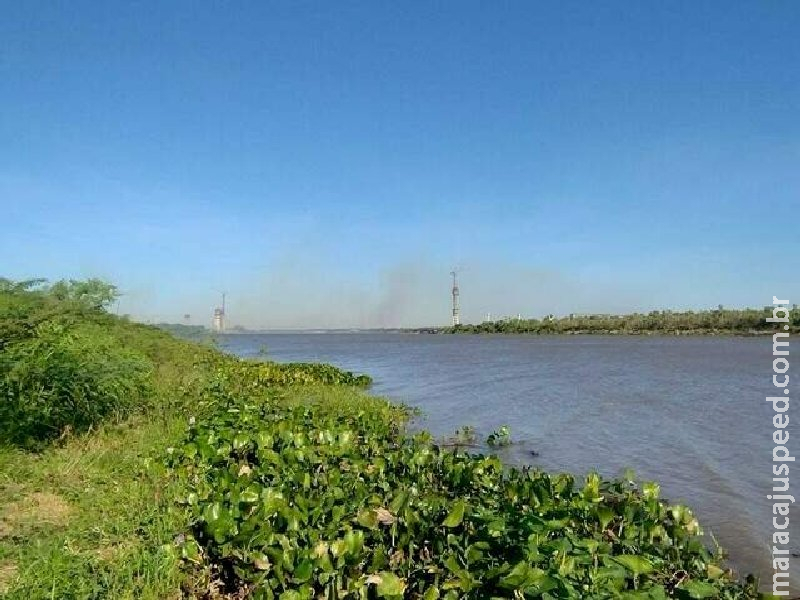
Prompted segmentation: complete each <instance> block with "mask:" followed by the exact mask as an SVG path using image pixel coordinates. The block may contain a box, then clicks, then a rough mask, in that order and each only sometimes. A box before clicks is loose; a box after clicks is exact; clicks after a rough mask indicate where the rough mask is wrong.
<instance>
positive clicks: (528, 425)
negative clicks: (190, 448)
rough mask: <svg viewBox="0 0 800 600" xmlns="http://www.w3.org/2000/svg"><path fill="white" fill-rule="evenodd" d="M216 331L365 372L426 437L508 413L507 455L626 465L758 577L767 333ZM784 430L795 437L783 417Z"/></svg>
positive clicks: (228, 342) (246, 343)
mask: <svg viewBox="0 0 800 600" xmlns="http://www.w3.org/2000/svg"><path fill="white" fill-rule="evenodd" d="M221 344H222V347H223V348H225V349H227V350H229V351H231V352H234V353H236V354H239V355H241V356H256V355H258V353H259V351H260V350H261V349H262V348H263V347H265V346H266V349H267V353H268V356H269V358H271V359H273V360H279V361H323V362H330V363H332V364H335V365H337V366H340V367H343V368H345V369H348V370H353V371H358V372H364V373H368V374H370V375H372V377H373V378H374V379H375V385H374V387H373V391H374V392H375V393H378V394H381V395H385V396H388V397H390V398H392V399H395V400H399V401H402V402H405V403H407V404H410V405H412V406H417V407H419V408H420V409H422V411H423V416H422V417H421V425H422V426H424V427H425V428H427V429H428V430H430V431H431V432H432V433H433V434H434V435H437V436H444V435H450V434H452V433H453V431H454V430H455V429H456V428H457V427H459V426H462V425H471V426H473V427H475V428H476V430H477V433H478V436H479V438H480V439H485V437H486V435H488V434H489V433H490V432H491V431H492V430H493V429H496V428H497V427H499V426H501V425H504V424H508V425H510V427H511V433H512V438H513V439H514V440H515V442H518V443H515V444H514V445H513V446H511V447H509V448H507V449H504V450H503V458H504V460H505V461H506V462H508V463H519V464H523V463H524V464H536V465H539V466H541V467H543V468H546V469H549V470H557V471H570V472H573V473H576V474H579V475H580V474H583V473H586V472H587V471H589V470H597V471H598V472H600V473H601V474H603V475H605V476H613V475H618V474H619V473H621V472H622V471H623V470H624V469H626V468H632V469H634V470H635V471H636V473H637V475H638V476H639V477H641V478H644V479H654V480H657V481H659V482H660V483H661V486H662V492H663V494H664V495H665V496H666V497H668V498H670V499H671V500H673V501H679V500H680V501H684V502H686V503H687V504H689V505H690V506H691V507H693V508H694V509H695V512H696V513H697V515H698V518H699V519H700V522H701V524H703V526H704V528H705V530H706V532H708V531H711V532H713V534H714V536H715V537H716V539H717V540H718V541H719V542H720V544H721V545H722V546H723V547H725V548H726V549H728V550H729V552H730V556H731V561H732V563H733V565H734V566H737V565H740V566H741V568H742V569H743V570H744V569H751V570H755V571H756V572H757V574H758V575H760V576H761V577H762V579H763V580H771V573H772V571H771V561H770V548H771V533H772V528H771V518H772V516H771V504H770V503H769V500H767V498H766V494H768V493H769V492H770V489H771V485H772V472H771V452H772V440H771V435H772V431H773V427H772V423H771V418H772V414H773V413H772V408H771V406H770V405H769V404H768V403H767V402H765V401H764V398H765V396H767V395H768V394H769V393H770V391H771V390H770V388H771V379H770V377H771V375H772V364H771V363H772V340H771V339H770V338H766V337H764V338H763V339H762V338H718V337H693V338H673V337H614V336H608V337H607V336H570V337H551V336H469V335H465V336H447V335H404V334H274V335H237V336H233V335H231V336H225V337H223V338H222V342H221ZM794 412H795V410H794V409H792V413H794ZM788 430H789V432H790V437H791V438H792V439H794V440H797V439H798V437H800V428H798V426H797V419H792V420H791V424H790V426H789V428H788ZM792 447H796V446H792ZM534 453H535V454H536V455H535V456H534ZM793 512H794V511H793ZM798 523H800V518H798V519H792V520H791V525H792V531H791V538H792V542H793V544H794V545H793V547H792V549H793V550H794V551H795V552H797V551H800V527H798V526H797V524H798ZM798 567H800V559H795V560H794V561H793V569H794V570H793V572H792V581H793V583H794V584H795V585H797V582H798V580H800V571H798Z"/></svg>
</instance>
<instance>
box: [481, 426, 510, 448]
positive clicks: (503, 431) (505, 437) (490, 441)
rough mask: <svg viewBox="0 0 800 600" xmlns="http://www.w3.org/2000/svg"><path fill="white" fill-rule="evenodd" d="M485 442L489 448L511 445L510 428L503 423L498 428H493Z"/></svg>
mask: <svg viewBox="0 0 800 600" xmlns="http://www.w3.org/2000/svg"><path fill="white" fill-rule="evenodd" d="M486 444H487V445H488V446H489V447H491V448H497V447H501V446H510V445H511V429H510V428H509V427H508V425H503V426H502V427H500V428H499V429H496V430H494V431H493V432H492V433H490V434H489V437H488V438H486Z"/></svg>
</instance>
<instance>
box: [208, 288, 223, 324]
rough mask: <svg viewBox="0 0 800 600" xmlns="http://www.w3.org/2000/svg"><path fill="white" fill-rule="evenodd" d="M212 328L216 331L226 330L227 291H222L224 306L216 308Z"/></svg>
mask: <svg viewBox="0 0 800 600" xmlns="http://www.w3.org/2000/svg"><path fill="white" fill-rule="evenodd" d="M211 329H212V330H213V331H215V332H216V333H222V332H224V331H225V292H222V306H221V307H218V308H215V309H214V319H213V320H212V322H211Z"/></svg>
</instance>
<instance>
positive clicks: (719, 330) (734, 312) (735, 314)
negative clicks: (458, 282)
mask: <svg viewBox="0 0 800 600" xmlns="http://www.w3.org/2000/svg"><path fill="white" fill-rule="evenodd" d="M771 316H772V307H771V306H770V307H764V308H761V309H753V308H745V309H726V308H723V307H721V306H720V307H719V308H717V309H714V310H705V311H674V310H660V311H651V312H649V313H632V314H626V315H607V314H589V315H576V314H571V315H567V316H562V317H556V316H554V315H547V316H545V317H543V318H542V319H523V318H504V319H500V320H495V321H485V322H483V323H477V324H474V325H473V324H465V325H455V326H452V327H443V328H438V329H436V331H435V332H437V333H508V334H510V333H534V334H572V335H591V334H597V335H745V336H749V335H761V334H767V333H772V330H773V329H774V327H771V324H770V323H768V322H767V318H769V317H771ZM789 327H790V331H791V332H792V333H798V332H800V311H798V310H797V308H796V307H795V309H793V310H792V322H791V323H790V324H789Z"/></svg>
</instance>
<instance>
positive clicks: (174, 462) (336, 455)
mask: <svg viewBox="0 0 800 600" xmlns="http://www.w3.org/2000/svg"><path fill="white" fill-rule="evenodd" d="M302 369H303V368H302V367H301V373H303V372H304V373H305V374H304V375H303V377H299V379H300V380H305V379H307V378H308V379H311V380H313V379H314V377H313V376H311V374H310V373H309V372H308V371H304V370H302ZM249 371H252V373H250V374H249V375H248V372H249ZM314 372H316V371H314ZM269 373H271V374H276V373H280V371H270V372H269ZM234 374H235V375H234ZM317 374H318V375H320V376H321V378H322V379H327V378H328V377H329V376H330V373H328V372H327V371H324V370H323V371H320V372H318V373H317ZM261 377H263V374H259V372H258V368H257V367H254V366H253V365H251V364H249V363H246V362H244V361H241V362H237V363H226V364H222V365H219V367H218V371H217V373H216V375H215V377H214V378H213V380H212V381H210V382H209V384H208V386H207V388H206V390H205V391H204V392H203V395H202V396H203V402H202V403H201V405H200V406H199V407H198V409H199V410H198V417H197V419H196V420H195V422H194V423H193V425H192V427H191V428H190V430H189V432H188V434H187V436H186V439H185V441H184V442H183V444H182V445H181V446H180V447H178V448H176V449H175V450H174V452H173V453H172V455H171V458H170V460H169V464H170V465H171V468H172V469H173V470H174V471H175V473H176V474H177V475H178V477H179V478H180V480H181V481H184V482H185V483H186V488H187V493H186V495H185V497H184V498H183V500H182V503H183V506H184V507H185V510H186V513H187V517H188V520H189V521H190V523H191V528H190V530H189V531H188V532H187V535H186V537H185V539H184V542H183V544H182V545H181V554H182V556H183V557H184V560H185V561H186V563H187V565H189V566H190V568H192V569H200V570H205V571H206V572H209V571H210V572H214V573H217V574H218V575H219V577H220V578H221V579H222V582H221V585H224V587H225V588H226V589H228V590H229V591H231V592H232V593H235V592H236V591H237V590H238V591H242V590H247V593H249V594H251V595H252V596H253V597H259V598H315V597H329V598H346V597H353V598H370V597H377V598H429V599H432V598H446V599H453V600H455V599H457V598H476V599H477V598H490V597H491V598H521V597H523V596H524V597H531V598H592V599H601V598H603V599H605V598H628V597H629V598H634V597H642V598H663V599H666V598H669V597H687V598H689V597H700V596H697V595H696V594H698V593H705V591H707V590H709V589H713V590H714V594H715V595H714V596H713V597H715V598H725V599H729V600H733V599H734V598H755V597H757V592H756V588H755V587H754V584H745V585H740V584H738V583H736V581H734V580H733V578H732V577H731V576H730V574H729V573H727V572H726V571H724V569H723V568H722V567H721V566H720V565H719V563H718V557H716V556H715V555H714V554H712V553H710V552H709V551H708V550H707V549H706V548H705V546H704V545H703V541H702V539H701V537H700V533H701V532H700V529H699V526H698V525H697V521H696V519H695V518H694V516H693V515H692V514H691V512H690V511H689V510H688V509H686V508H685V507H682V506H679V505H676V506H673V505H670V504H669V503H667V502H664V501H662V500H660V499H659V498H658V492H659V490H658V486H656V485H653V484H644V485H642V486H641V487H640V486H637V485H632V484H631V482H630V481H628V480H619V481H604V480H602V479H601V478H600V477H599V476H598V475H596V474H590V475H589V476H587V478H586V479H585V481H584V482H583V483H582V484H580V483H578V482H576V481H575V479H574V478H573V477H572V476H570V475H566V474H558V475H551V474H548V473H545V472H542V471H539V470H534V469H522V470H519V469H510V470H509V469H505V468H504V467H503V465H502V464H501V463H500V461H499V460H498V459H497V458H496V457H487V456H481V455H474V454H467V453H462V452H451V451H449V450H445V449H442V448H441V446H439V445H436V444H433V443H432V441H431V438H430V436H429V435H427V434H425V433H422V434H417V435H415V436H409V435H406V434H405V433H404V431H403V428H402V423H403V421H404V419H405V414H404V413H403V411H401V410H399V409H398V408H397V407H394V406H392V405H391V404H388V403H386V402H385V401H382V400H379V399H376V398H371V397H368V396H365V395H363V394H361V393H359V392H357V391H355V389H354V388H352V387H350V388H343V391H342V392H339V393H333V392H322V391H320V388H316V387H314V385H315V384H316V382H314V381H309V383H310V384H312V385H311V387H309V388H308V389H309V392H308V393H300V396H299V397H300V398H302V400H301V401H298V396H297V393H298V392H293V393H292V394H288V395H287V394H286V393H285V392H284V391H281V390H282V388H279V387H271V386H270V385H263V386H262V385H260V384H258V385H256V386H255V387H253V386H252V384H253V382H258V381H260V378H261ZM282 377H283V375H280V377H279V379H280V378H282ZM337 378H338V379H342V380H344V381H348V380H349V379H350V378H349V377H348V376H346V375H344V374H340V375H339V376H338V377H337ZM242 381H245V382H248V383H246V384H245V385H246V386H249V387H247V388H246V389H244V388H242V387H241V385H242ZM324 389H327V388H324ZM247 390H254V391H252V392H251V391H247ZM496 433H497V434H498V439H499V440H506V439H508V438H509V432H508V431H507V428H506V430H505V431H501V430H498V432H496Z"/></svg>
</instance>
